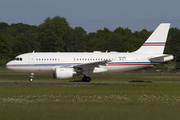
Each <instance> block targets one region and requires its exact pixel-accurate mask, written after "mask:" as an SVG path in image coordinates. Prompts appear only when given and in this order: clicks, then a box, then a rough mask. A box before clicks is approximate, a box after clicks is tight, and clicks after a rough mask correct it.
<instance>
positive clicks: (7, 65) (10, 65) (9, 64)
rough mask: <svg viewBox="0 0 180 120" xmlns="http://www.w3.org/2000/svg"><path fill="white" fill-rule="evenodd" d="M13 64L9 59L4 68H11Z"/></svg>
mask: <svg viewBox="0 0 180 120" xmlns="http://www.w3.org/2000/svg"><path fill="white" fill-rule="evenodd" d="M13 66H14V65H13V64H12V62H11V61H10V62H8V63H7V64H6V68H7V69H9V70H13Z"/></svg>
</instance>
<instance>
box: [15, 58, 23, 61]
mask: <svg viewBox="0 0 180 120" xmlns="http://www.w3.org/2000/svg"><path fill="white" fill-rule="evenodd" d="M13 60H16V61H22V58H14V59H13Z"/></svg>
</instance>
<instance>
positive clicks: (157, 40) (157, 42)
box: [135, 23, 170, 54]
mask: <svg viewBox="0 0 180 120" xmlns="http://www.w3.org/2000/svg"><path fill="white" fill-rule="evenodd" d="M169 27H170V23H161V24H160V25H159V26H158V27H157V28H156V30H155V31H154V32H153V33H152V34H151V36H150V37H149V38H148V39H147V40H146V42H145V43H144V44H143V45H142V46H141V47H140V48H139V49H138V50H137V51H135V53H157V54H163V52H164V47H165V44H166V39H167V35H168V31H169Z"/></svg>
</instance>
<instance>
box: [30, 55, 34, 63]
mask: <svg viewBox="0 0 180 120" xmlns="http://www.w3.org/2000/svg"><path fill="white" fill-rule="evenodd" d="M29 65H34V53H32V54H30V55H29Z"/></svg>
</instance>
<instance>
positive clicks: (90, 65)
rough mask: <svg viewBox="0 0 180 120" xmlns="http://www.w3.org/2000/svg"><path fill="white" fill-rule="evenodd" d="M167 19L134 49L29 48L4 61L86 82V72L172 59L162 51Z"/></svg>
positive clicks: (19, 68)
mask: <svg viewBox="0 0 180 120" xmlns="http://www.w3.org/2000/svg"><path fill="white" fill-rule="evenodd" d="M169 27H170V23H161V24H160V25H159V26H158V27H157V28H156V30H155V31H154V32H153V33H152V34H151V36H150V37H149V38H148V39H147V40H146V41H145V43H144V44H143V45H142V46H141V47H140V48H139V49H138V50H137V51H135V52H100V51H94V52H32V53H25V54H21V55H18V56H17V57H15V58H14V59H13V60H12V61H10V62H8V63H7V64H6V67H7V68H8V69H9V70H13V71H17V72H29V73H31V74H30V78H29V81H30V82H32V81H33V80H34V73H39V72H42V73H53V76H54V78H56V79H68V78H72V77H73V76H75V75H83V76H84V77H83V78H82V81H84V82H90V81H91V78H90V77H89V74H90V73H102V72H122V71H128V70H133V69H139V68H143V67H148V66H152V65H156V64H159V63H162V62H166V61H170V60H172V59H173V56H172V55H168V54H163V52H164V47H165V44H166V39H167V35H168V31H169Z"/></svg>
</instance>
